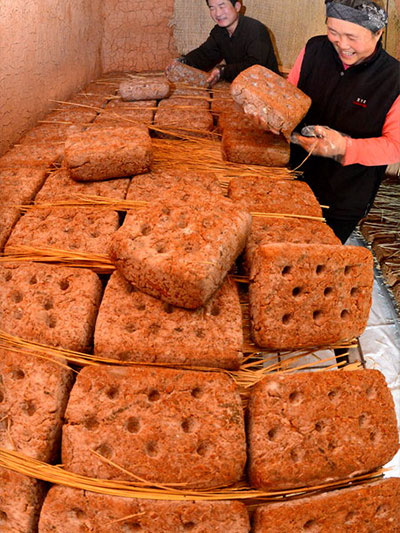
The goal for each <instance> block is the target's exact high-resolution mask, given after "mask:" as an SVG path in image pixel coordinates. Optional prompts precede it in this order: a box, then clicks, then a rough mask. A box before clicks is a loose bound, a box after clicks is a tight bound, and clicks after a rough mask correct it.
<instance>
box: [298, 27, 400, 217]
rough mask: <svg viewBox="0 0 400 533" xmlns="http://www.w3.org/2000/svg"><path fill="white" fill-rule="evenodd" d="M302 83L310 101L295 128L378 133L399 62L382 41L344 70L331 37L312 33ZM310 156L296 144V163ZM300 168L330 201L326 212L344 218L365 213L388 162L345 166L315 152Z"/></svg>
mask: <svg viewBox="0 0 400 533" xmlns="http://www.w3.org/2000/svg"><path fill="white" fill-rule="evenodd" d="M298 87H299V89H301V90H302V91H304V92H305V93H306V94H308V96H310V97H311V99H312V105H311V108H310V110H309V112H308V113H307V115H306V117H305V118H304V120H303V121H302V123H301V124H300V125H299V126H298V127H297V128H296V130H300V129H301V127H302V126H303V125H316V124H319V125H321V126H329V127H331V128H333V129H335V130H338V131H340V132H342V133H346V134H347V135H350V137H353V138H358V139H360V138H368V137H378V136H380V135H381V134H382V128H383V125H384V122H385V118H386V115H387V113H388V111H389V109H390V108H391V106H392V105H393V103H394V101H395V100H396V98H397V97H398V96H399V94H400V63H399V62H398V61H397V60H396V59H394V58H393V57H391V56H390V55H389V54H387V53H386V52H385V51H384V50H383V49H382V47H381V44H380V43H378V47H377V50H376V53H375V54H374V55H373V56H372V57H371V58H369V59H368V60H367V61H364V62H363V63H360V64H359V65H354V66H352V67H349V68H348V69H347V70H344V68H343V64H342V62H341V61H340V59H339V56H338V55H337V53H336V50H335V49H334V47H333V45H332V44H331V43H330V41H329V40H328V38H327V37H326V36H319V37H313V38H312V39H310V40H309V41H308V43H307V46H306V51H305V56H304V59H303V63H302V68H301V73H300V79H299V83H298ZM292 146H293V145H292ZM306 155H307V153H306V152H305V151H304V150H303V149H301V148H300V147H298V146H294V147H293V150H292V166H295V165H298V164H300V163H301V161H303V159H304V158H305V157H306ZM300 170H302V171H303V172H304V178H303V179H304V181H306V182H307V183H308V184H309V185H310V187H311V188H312V189H313V191H314V193H315V195H316V196H317V198H318V200H319V201H320V203H321V204H323V205H328V206H330V209H329V210H328V211H327V212H326V216H330V217H334V218H339V219H343V220H346V219H354V218H362V217H363V216H364V215H365V214H366V212H367V211H368V209H369V208H370V206H371V204H372V202H373V199H374V197H375V194H376V193H377V191H378V188H379V185H380V182H381V180H382V177H383V175H384V173H385V170H386V166H377V167H367V166H363V165H358V164H357V165H348V166H342V165H340V164H339V163H337V162H336V161H334V160H333V159H329V158H324V157H316V156H311V157H310V158H309V159H308V160H307V161H306V163H305V164H304V165H303V166H302V167H301V169H300Z"/></svg>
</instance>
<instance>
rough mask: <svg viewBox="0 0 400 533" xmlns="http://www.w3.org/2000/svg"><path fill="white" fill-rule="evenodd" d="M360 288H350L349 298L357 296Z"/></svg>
mask: <svg viewBox="0 0 400 533" xmlns="http://www.w3.org/2000/svg"><path fill="white" fill-rule="evenodd" d="M360 292H361V291H360V288H359V287H352V289H351V291H350V296H353V297H354V296H358V295H359V294H360Z"/></svg>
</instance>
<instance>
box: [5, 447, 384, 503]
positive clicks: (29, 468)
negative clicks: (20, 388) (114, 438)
mask: <svg viewBox="0 0 400 533" xmlns="http://www.w3.org/2000/svg"><path fill="white" fill-rule="evenodd" d="M102 459H103V460H105V461H107V462H109V461H108V460H107V459H105V458H102ZM112 464H113V466H115V467H117V468H118V465H115V464H114V463H112ZM0 467H3V468H8V469H9V470H12V471H14V472H18V473H20V474H23V475H26V476H28V477H33V478H35V479H41V480H43V481H47V482H50V483H54V484H59V485H64V486H66V487H73V488H78V489H83V490H88V491H90V492H95V493H98V494H106V495H109V496H122V497H125V498H139V499H152V500H171V501H184V500H192V501H204V500H208V501H218V500H249V501H253V503H254V500H257V501H279V500H282V499H286V498H287V497H288V496H289V497H290V496H296V495H297V496H299V495H306V494H307V495H308V494H310V493H315V492H319V491H326V490H330V489H334V488H335V489H338V488H344V487H348V486H354V485H357V484H360V483H362V482H366V481H372V480H374V479H377V478H379V477H381V476H382V475H383V473H384V470H383V469H379V470H377V471H375V472H371V473H369V474H366V475H363V476H357V477H354V478H352V480H348V479H347V480H342V481H337V482H334V483H326V484H321V485H318V486H314V487H308V488H302V489H295V490H287V491H271V492H263V491H260V490H255V489H252V488H251V487H249V486H247V485H245V484H244V483H242V484H238V485H237V486H231V487H216V488H215V489H210V490H206V491H193V490H186V489H185V488H184V487H182V486H180V487H179V488H178V487H177V486H176V485H156V484H150V483H147V482H146V481H145V480H143V479H141V478H138V477H137V476H135V475H134V474H132V473H130V475H131V476H132V478H135V479H137V481H135V482H128V481H125V482H124V481H112V480H105V479H94V478H89V477H86V476H81V475H78V474H73V473H71V472H68V471H66V470H64V469H63V468H62V466H52V465H48V464H46V463H43V462H41V461H37V460H35V459H32V458H29V457H26V456H24V455H22V454H20V453H18V452H14V451H9V450H5V449H2V448H0Z"/></svg>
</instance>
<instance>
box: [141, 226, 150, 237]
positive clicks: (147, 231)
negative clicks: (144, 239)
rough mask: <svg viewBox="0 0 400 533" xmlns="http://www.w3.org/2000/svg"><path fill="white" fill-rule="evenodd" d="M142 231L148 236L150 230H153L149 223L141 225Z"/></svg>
mask: <svg viewBox="0 0 400 533" xmlns="http://www.w3.org/2000/svg"><path fill="white" fill-rule="evenodd" d="M141 232H142V235H144V236H146V235H148V234H149V233H150V232H151V227H150V225H149V224H144V225H143V226H142V227H141Z"/></svg>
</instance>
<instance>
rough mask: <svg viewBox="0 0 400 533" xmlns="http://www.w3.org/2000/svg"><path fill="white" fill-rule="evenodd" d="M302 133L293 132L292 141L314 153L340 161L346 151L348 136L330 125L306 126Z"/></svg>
mask: <svg viewBox="0 0 400 533" xmlns="http://www.w3.org/2000/svg"><path fill="white" fill-rule="evenodd" d="M301 133H302V135H300V134H298V133H293V134H292V136H291V138H290V141H291V142H292V143H293V144H299V145H300V146H301V147H302V148H304V150H306V151H307V152H312V155H319V156H321V157H331V158H332V159H335V160H336V161H339V162H340V160H341V159H342V157H343V156H344V155H345V153H346V136H345V135H343V134H342V133H340V132H338V131H336V130H332V129H331V128H329V127H328V126H306V127H305V128H303V129H302V130H301Z"/></svg>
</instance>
